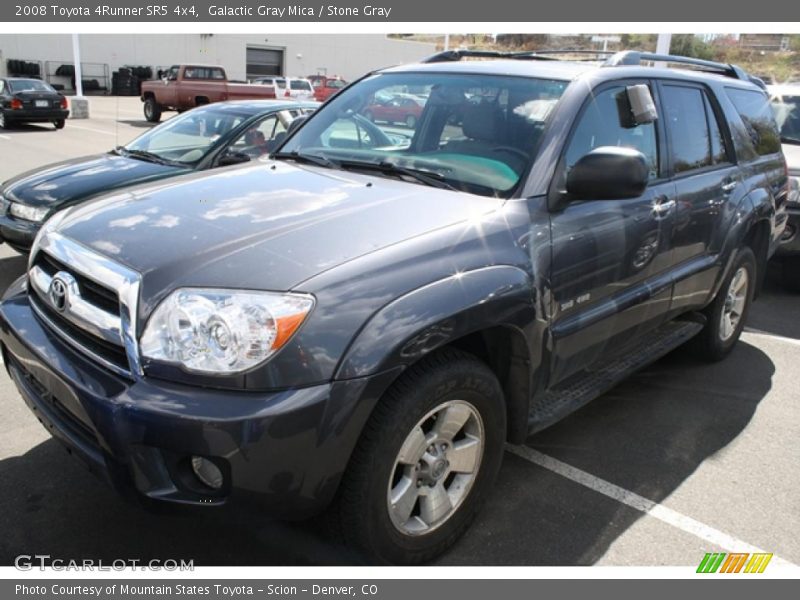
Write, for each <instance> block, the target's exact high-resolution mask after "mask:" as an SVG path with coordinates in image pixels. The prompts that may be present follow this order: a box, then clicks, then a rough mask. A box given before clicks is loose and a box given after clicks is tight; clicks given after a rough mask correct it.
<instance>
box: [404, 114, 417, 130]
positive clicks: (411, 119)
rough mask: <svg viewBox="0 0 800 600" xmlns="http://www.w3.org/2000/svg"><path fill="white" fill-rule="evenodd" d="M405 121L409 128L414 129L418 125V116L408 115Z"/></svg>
mask: <svg viewBox="0 0 800 600" xmlns="http://www.w3.org/2000/svg"><path fill="white" fill-rule="evenodd" d="M405 122H406V127H408V128H409V129H414V127H416V126H417V117H415V116H414V115H408V116H407V117H406V121H405Z"/></svg>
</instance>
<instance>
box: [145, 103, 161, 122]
mask: <svg viewBox="0 0 800 600" xmlns="http://www.w3.org/2000/svg"><path fill="white" fill-rule="evenodd" d="M144 118H145V119H147V120H148V121H149V122H150V123H158V122H159V121H160V120H161V105H159V103H158V102H156V100H155V98H147V99H146V100H145V101H144Z"/></svg>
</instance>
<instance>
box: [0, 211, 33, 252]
mask: <svg viewBox="0 0 800 600" xmlns="http://www.w3.org/2000/svg"><path fill="white" fill-rule="evenodd" d="M41 226H42V223H34V222H33V221H25V220H24V219H15V218H14V217H12V216H11V215H9V214H5V215H3V216H0V242H6V243H7V244H8V245H9V246H11V247H12V248H14V250H16V251H17V252H22V253H23V254H24V253H27V252H29V251H30V249H31V246H32V245H33V240H34V238H35V237H36V234H37V233H38V232H39V229H40V228H41Z"/></svg>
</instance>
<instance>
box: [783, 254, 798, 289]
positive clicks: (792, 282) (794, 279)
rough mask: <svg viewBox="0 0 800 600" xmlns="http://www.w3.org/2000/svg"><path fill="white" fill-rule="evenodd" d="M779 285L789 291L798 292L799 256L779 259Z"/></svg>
mask: <svg viewBox="0 0 800 600" xmlns="http://www.w3.org/2000/svg"><path fill="white" fill-rule="evenodd" d="M781 285H783V287H784V288H786V289H787V290H789V291H792V292H800V258H798V257H794V258H784V259H783V260H782V261H781Z"/></svg>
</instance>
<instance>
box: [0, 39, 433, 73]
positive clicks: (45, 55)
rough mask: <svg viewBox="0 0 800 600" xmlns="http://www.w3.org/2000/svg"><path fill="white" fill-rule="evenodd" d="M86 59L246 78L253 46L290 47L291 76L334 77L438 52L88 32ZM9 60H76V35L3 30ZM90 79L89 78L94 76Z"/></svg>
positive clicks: (364, 43)
mask: <svg viewBox="0 0 800 600" xmlns="http://www.w3.org/2000/svg"><path fill="white" fill-rule="evenodd" d="M80 41H81V61H82V62H84V63H107V64H108V65H109V67H110V71H114V70H116V69H118V68H119V67H120V66H123V65H145V66H151V67H166V66H169V65H172V64H179V63H187V62H203V63H212V64H219V65H222V66H223V67H225V69H226V70H227V72H228V77H229V78H231V79H241V80H243V79H245V68H246V48H247V46H248V45H251V46H260V47H265V48H280V49H284V50H285V52H284V60H285V62H286V64H285V65H284V67H285V74H287V75H296V76H306V75H310V74H313V73H317V72H318V71H319V70H320V69H322V68H325V69H327V73H328V75H339V76H341V77H344V78H345V79H348V80H349V79H354V78H356V77H359V76H360V75H363V74H364V73H365V72H367V71H370V70H372V69H376V68H379V67H385V66H390V65H396V64H400V63H406V62H415V61H417V60H419V59H420V58H423V57H425V56H428V55H430V54H433V53H434V52H435V50H436V49H435V47H434V45H433V44H426V43H420V42H410V41H402V40H392V39H388V38H387V37H386V36H384V35H373V34H346V35H344V34H314V35H309V34H272V33H264V34H263V35H262V34H246V35H239V34H213V35H208V34H206V35H200V34H172V35H170V34H108V35H105V34H104V35H97V34H84V35H81V38H80ZM0 55H2V57H3V67H2V68H3V69H4V68H5V60H6V59H9V58H13V59H19V60H32V61H36V60H40V61H42V62H45V61H53V62H58V63H59V64H60V62H62V61H63V62H71V61H72V40H71V36H70V35H61V34H0ZM84 78H89V75H88V74H85V75H84Z"/></svg>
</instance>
